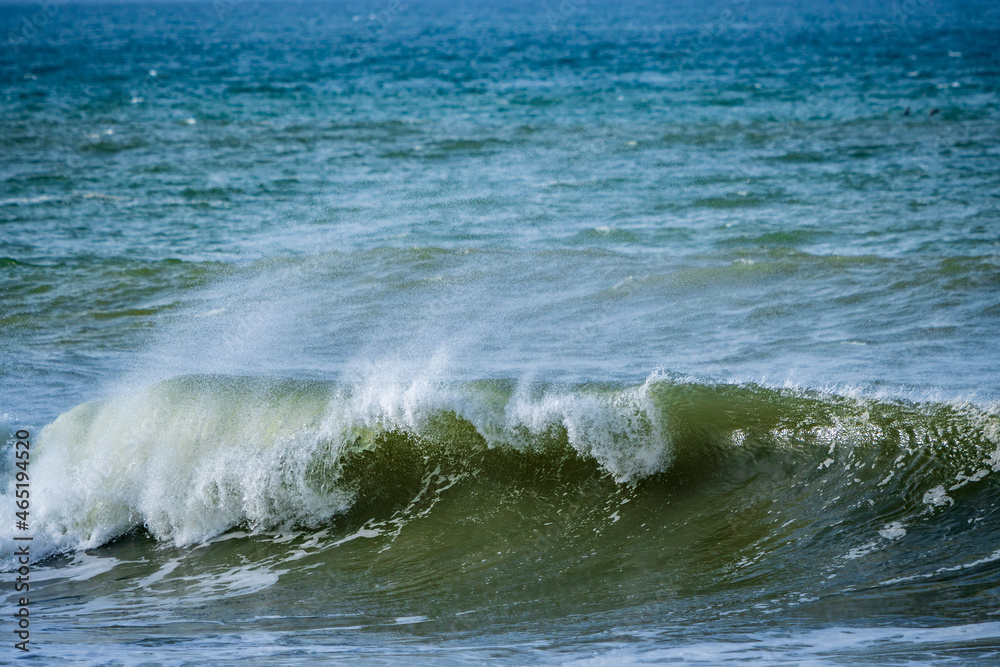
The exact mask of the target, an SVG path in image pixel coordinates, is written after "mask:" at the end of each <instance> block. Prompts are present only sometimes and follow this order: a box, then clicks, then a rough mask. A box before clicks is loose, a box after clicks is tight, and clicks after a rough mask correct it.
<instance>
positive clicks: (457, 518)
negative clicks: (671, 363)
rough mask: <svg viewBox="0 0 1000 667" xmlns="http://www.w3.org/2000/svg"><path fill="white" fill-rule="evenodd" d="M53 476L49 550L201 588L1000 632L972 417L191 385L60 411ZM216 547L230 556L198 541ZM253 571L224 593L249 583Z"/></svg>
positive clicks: (924, 410) (630, 395)
mask: <svg viewBox="0 0 1000 667" xmlns="http://www.w3.org/2000/svg"><path fill="white" fill-rule="evenodd" d="M32 470H33V480H34V484H35V487H34V489H35V490H34V496H35V497H36V498H37V501H36V504H35V512H36V514H35V526H36V545H37V548H41V549H44V550H45V551H46V552H47V553H50V554H52V553H55V552H63V553H67V554H72V553H73V552H76V551H78V550H81V549H92V548H95V547H98V546H100V545H104V544H108V543H109V542H112V541H113V540H116V538H123V540H124V541H123V540H122V539H119V540H118V541H114V542H112V543H111V544H110V545H109V546H107V547H105V549H111V550H112V552H114V551H115V550H116V549H121V548H123V547H122V546H121V545H123V544H133V545H136V544H137V545H140V546H141V545H142V544H143V543H144V542H145V541H146V540H149V539H150V538H152V539H154V540H156V541H157V542H159V543H160V544H161V545H163V547H169V551H168V552H167V553H170V554H173V556H172V557H174V558H177V559H180V560H190V561H192V564H191V565H190V567H192V568H194V571H195V572H199V573H200V574H199V575H198V576H196V577H195V578H196V579H197V578H198V577H199V576H202V575H203V576H209V574H211V575H212V576H214V577H217V576H219V574H220V572H229V574H230V575H233V573H234V572H242V571H243V570H241V569H240V568H243V569H246V568H249V569H251V570H254V571H257V572H258V574H259V573H260V572H267V573H270V575H273V577H274V581H276V580H277V579H278V578H282V579H283V580H288V579H291V581H292V583H291V584H290V585H292V586H293V587H294V586H295V585H296V584H295V582H296V581H298V579H299V577H302V576H303V574H302V573H303V570H302V568H303V567H306V566H308V567H306V569H307V570H308V569H309V568H317V569H318V571H322V572H325V573H326V575H327V576H330V577H334V576H335V577H346V579H345V581H350V580H356V579H357V578H358V577H362V576H372V568H375V571H376V572H377V573H378V577H382V578H385V579H387V580H393V581H397V582H398V581H406V580H407V579H408V578H409V577H416V579H414V580H413V581H412V582H411V583H410V584H407V585H405V586H402V588H401V589H400V590H399V591H397V592H395V593H392V592H390V593H387V594H386V595H385V596H383V597H382V598H380V601H379V604H378V605H377V606H378V607H379V608H381V606H382V605H385V604H388V605H389V606H390V607H391V606H393V604H398V605H403V601H404V600H405V601H406V604H407V605H414V606H416V607H419V608H421V609H424V612H422V613H424V615H426V616H428V617H435V615H434V614H429V613H426V612H427V610H428V609H431V610H437V612H439V613H438V616H453V615H454V613H455V610H452V611H451V612H445V611H442V609H441V608H442V606H444V607H448V606H449V605H450V604H452V603H448V602H447V600H445V599H443V598H442V597H441V591H442V590H443V589H442V586H445V585H446V588H447V589H448V590H451V591H452V592H454V593H455V598H454V599H455V600H461V601H462V604H465V605H469V606H471V607H474V608H479V607H477V605H480V606H482V607H490V606H495V604H494V603H493V602H490V601H491V600H495V599H497V591H500V592H501V593H502V595H501V598H502V599H504V600H507V599H510V600H515V601H519V604H523V605H524V607H523V608H520V609H516V608H517V605H515V607H508V608H506V609H505V610H503V614H512V613H514V612H515V610H516V611H517V613H518V614H520V613H521V612H522V611H525V610H526V609H533V608H544V609H548V608H549V607H550V606H551V605H558V606H560V607H568V608H571V609H575V610H581V609H589V610H591V611H593V610H594V609H595V608H596V609H602V610H606V611H608V610H614V609H623V608H628V609H632V610H633V611H634V610H635V609H636V608H645V607H644V605H654V606H655V605H665V604H668V603H669V604H672V605H674V607H672V608H674V609H676V607H677V605H678V604H680V606H681V607H682V608H683V607H684V606H685V605H687V604H688V603H687V602H685V601H687V600H693V599H698V598H697V596H702V595H707V594H711V595H716V596H723V597H726V598H733V599H732V600H730V603H729V604H728V605H727V607H728V609H729V612H732V611H733V609H744V607H746V608H751V610H753V609H752V605H751V604H750V603H749V602H747V600H750V601H752V602H753V604H756V605H763V607H762V608H763V609H771V610H772V612H773V611H777V610H782V609H783V610H784V611H785V612H788V611H789V610H793V609H796V608H798V607H802V608H803V609H806V608H809V609H811V610H812V611H809V612H803V613H806V614H807V615H810V616H811V615H813V614H824V613H826V614H830V613H836V614H841V615H842V614H844V613H847V612H845V605H856V606H858V608H859V609H862V608H865V605H866V602H865V601H866V600H870V598H874V599H877V600H878V603H877V607H878V609H881V610H883V611H885V610H887V609H896V610H897V611H903V610H904V609H905V610H909V611H912V608H913V607H914V606H915V605H918V604H919V600H920V599H921V598H920V596H921V595H925V596H926V595H933V596H935V599H936V602H937V605H936V609H937V610H938V613H939V614H943V615H945V616H947V615H948V613H950V612H949V610H952V611H953V612H954V613H955V614H958V613H959V610H964V611H961V615H963V616H962V617H963V618H965V619H966V620H968V618H969V617H973V618H977V619H979V620H982V621H990V620H994V619H992V618H990V617H989V616H988V615H989V614H990V613H992V612H991V611H990V610H991V609H995V604H993V603H995V602H996V600H997V587H996V585H995V581H996V580H997V579H996V577H995V573H996V572H997V569H998V567H1000V549H998V545H1000V521H997V516H996V514H997V507H998V506H1000V483H998V479H1000V475H998V472H1000V416H998V415H997V414H996V412H995V411H993V410H988V409H985V408H982V407H975V406H972V405H953V404H910V403H903V402H886V401H881V402H880V401H875V400H871V399H865V398H857V397H854V398H851V397H843V396H835V395H829V394H821V393H816V392H805V391H800V390H791V389H787V390H776V389H766V388H762V387H759V386H755V385H706V384H698V383H693V382H687V381H684V380H682V379H679V378H671V377H666V376H661V375H653V376H651V377H650V378H649V379H648V380H647V381H646V382H645V383H643V384H642V385H638V386H611V385H582V386H576V387H566V386H554V385H540V384H527V383H520V384H519V383H516V382H512V381H503V380H483V381H479V382H470V383H461V384H447V383H439V382H411V383H401V382H387V381H384V380H383V381H376V380H371V381H369V382H367V383H359V384H357V385H353V386H346V385H340V384H331V383H321V382H301V381H282V380H262V379H259V378H252V377H227V376H186V377H180V378H175V379H172V380H168V381H165V382H161V383H158V384H155V385H153V386H149V387H146V388H144V389H141V390H138V391H135V392H132V393H130V394H128V395H126V396H121V397H118V398H112V399H108V400H104V401H96V402H90V403H85V404H83V405H80V406H78V407H76V408H74V409H72V410H70V411H69V412H67V413H65V414H63V415H62V416H60V417H59V418H58V419H56V420H55V421H54V422H53V423H51V424H50V425H49V426H47V427H46V428H45V429H44V430H43V431H42V432H41V434H40V437H39V439H38V445H37V450H36V452H35V460H34V461H33V464H32ZM4 500H5V502H8V503H12V498H11V496H10V495H8V496H5V498H4ZM234 530H235V531H236V532H233V531H234ZM227 536H228V537H227ZM9 538H10V536H9V535H8V536H6V539H5V542H4V551H5V552H6V556H7V559H6V560H5V562H6V563H7V564H8V569H10V565H9V564H10V562H11V561H10V559H9V557H10V554H11V553H12V549H13V547H12V542H11V541H10V539H9ZM234 538H235V539H234ZM219 539H223V542H222V543H218V544H214V547H213V548H214V549H216V551H215V553H216V554H217V555H216V556H215V557H214V558H213V562H212V564H207V563H205V562H201V564H200V565H196V563H198V562H199V561H203V560H204V558H205V556H204V555H202V556H197V555H196V554H199V553H207V552H204V551H203V550H196V551H194V552H192V551H189V550H188V549H185V547H188V548H189V547H191V546H195V545H199V544H204V543H206V542H213V543H214V542H217V541H218V540H219ZM248 543H251V544H255V545H256V546H255V547H254V548H253V549H251V550H250V552H249V553H251V554H252V555H248V552H247V549H248V547H247V544H248ZM222 545H230V546H228V547H227V546H222ZM231 545H241V546H239V547H238V548H237V547H235V546H231ZM131 548H138V547H131ZM141 548H142V550H143V551H144V552H148V553H155V551H154V552H149V551H148V547H141ZM175 549H180V551H178V552H176V553H175V552H174V551H173V550H175ZM233 549H234V551H227V550H233ZM220 550H221V551H220ZM36 553H38V552H36ZM220 554H221V555H220ZM237 556H239V557H238V558H237ZM62 558H65V557H62ZM157 558H160V557H153V562H156V560H157ZM214 559H221V563H220V562H218V561H215V560H214ZM229 559H237V560H234V561H232V562H229ZM171 562H172V561H171ZM237 563H242V565H239V566H238V565H237ZM473 563H478V564H479V565H472V564H473ZM160 565H163V566H164V567H166V565H164V564H163V563H161V564H160ZM160 565H157V567H160ZM167 565H169V563H167ZM175 567H177V563H176V562H174V563H173V565H172V566H170V567H168V568H167V572H166V574H169V572H170V571H172V569H173V568H175ZM155 572H156V570H155V569H154V573H155ZM365 573H367V574H365ZM984 573H986V574H984ZM988 573H994V576H993V577H992V578H991V577H990V576H989V575H988ZM160 576H161V577H162V576H165V574H164V573H161V574H160ZM237 579H239V577H237ZM241 581H242V580H241ZM268 581H270V580H268ZM584 581H590V584H589V585H588V586H583V582H584ZM489 582H492V583H489ZM991 582H993V583H991ZM245 583H246V582H244V583H243V584H240V586H242V585H244V584H245ZM272 583H273V582H272ZM945 583H946V588H944V589H942V586H943V585H944V584H945ZM232 585H233V586H236V588H234V589H233V590H230V591H229V593H226V591H227V590H228V589H226V587H225V586H223V587H222V589H221V591H222V592H219V595H222V596H225V595H228V594H230V593H232V594H236V593H240V594H244V593H245V591H244V590H243V589H242V588H240V587H239V586H237V585H236V584H232ZM263 585H264V587H265V588H266V587H267V586H268V585H269V584H263ZM876 589H877V590H878V591H879V595H877V596H874V595H871V594H870V593H871V591H873V590H876ZM337 590H340V591H341V593H343V590H341V589H340V588H337ZM866 590H867V591H869V593H865V594H863V593H862V592H863V591H866ZM234 591H235V592H236V593H234ZM241 591H242V592H241ZM217 592H218V591H217ZM147 593H148V591H147ZM203 593H204V591H203ZM330 595H333V593H330ZM692 596H694V597H692ZM334 597H336V596H334ZM348 597H349V598H350V599H352V600H354V601H355V602H357V601H358V599H359V598H360V597H361V593H358V592H357V591H355V592H354V593H351V594H349V595H348ZM446 597H447V596H446ZM319 598H320V599H319V601H317V602H315V604H320V605H321V604H323V601H324V600H326V601H327V602H330V601H331V600H332V599H333V598H327V597H326V596H325V595H323V594H320V595H319ZM743 598H746V600H744V599H743ZM336 599H337V600H338V601H339V602H337V604H338V605H339V604H340V603H342V602H343V600H342V599H341V598H336ZM449 599H450V598H449ZM387 601H389V602H387ZM738 602H739V603H740V604H737V603H738ZM743 602H745V603H746V604H742V603H743ZM456 604H457V603H456ZM734 604H736V605H737V606H735V607H734V606H733V605H734ZM871 604H872V605H874V603H871ZM991 604H992V605H993V606H992V607H991V606H990V605H991ZM403 606H405V605H403ZM760 609H761V608H760V607H758V609H757V610H756V611H757V612H759V610H760ZM859 609H858V610H855V611H854V612H851V613H862V612H860V611H859ZM536 610H537V609H536ZM495 611H496V610H495ZM720 611H721V609H720ZM871 612H872V608H867V609H866V613H871ZM496 613H500V612H498V611H497V612H496ZM539 613H541V612H539ZM546 613H548V612H546ZM689 613H692V614H693V613H694V611H693V610H689Z"/></svg>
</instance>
